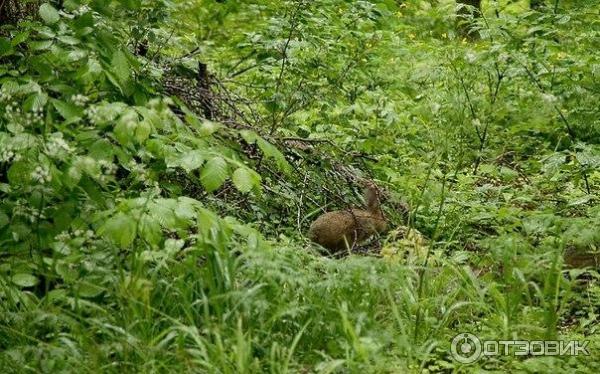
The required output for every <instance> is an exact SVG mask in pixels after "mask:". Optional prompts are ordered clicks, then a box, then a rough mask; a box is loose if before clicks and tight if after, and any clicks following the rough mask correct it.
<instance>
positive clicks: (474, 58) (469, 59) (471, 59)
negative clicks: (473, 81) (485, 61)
mask: <svg viewBox="0 0 600 374" xmlns="http://www.w3.org/2000/svg"><path fill="white" fill-rule="evenodd" d="M465 60H467V62H468V63H470V64H472V63H474V62H475V61H477V55H476V54H475V53H473V52H467V53H466V54H465Z"/></svg>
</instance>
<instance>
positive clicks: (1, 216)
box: [0, 210, 10, 229]
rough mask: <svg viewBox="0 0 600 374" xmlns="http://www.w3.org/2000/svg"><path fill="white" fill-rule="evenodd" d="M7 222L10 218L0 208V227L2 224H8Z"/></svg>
mask: <svg viewBox="0 0 600 374" xmlns="http://www.w3.org/2000/svg"><path fill="white" fill-rule="evenodd" d="M9 223H10V219H9V218H8V216H7V215H6V213H4V212H3V211H1V210H0V229H1V228H3V227H4V226H6V225H8V224H9Z"/></svg>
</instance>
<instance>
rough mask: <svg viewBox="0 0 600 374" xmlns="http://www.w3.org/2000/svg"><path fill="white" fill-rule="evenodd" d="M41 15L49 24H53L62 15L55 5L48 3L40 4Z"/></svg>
mask: <svg viewBox="0 0 600 374" xmlns="http://www.w3.org/2000/svg"><path fill="white" fill-rule="evenodd" d="M39 13H40V17H42V19H43V20H44V22H46V23H47V24H49V25H52V24H54V23H56V22H58V21H59V20H60V15H59V14H58V11H57V10H56V9H54V7H53V6H52V5H50V4H48V3H44V4H42V5H41V6H40V12H39Z"/></svg>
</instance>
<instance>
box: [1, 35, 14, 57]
mask: <svg viewBox="0 0 600 374" xmlns="http://www.w3.org/2000/svg"><path fill="white" fill-rule="evenodd" d="M12 53H13V46H12V45H11V44H10V42H9V41H8V40H6V39H5V38H0V57H4V56H8V55H11V54H12Z"/></svg>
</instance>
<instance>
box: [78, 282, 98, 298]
mask: <svg viewBox="0 0 600 374" xmlns="http://www.w3.org/2000/svg"><path fill="white" fill-rule="evenodd" d="M98 283H99V282H98V281H97V280H94V279H89V278H87V279H84V280H82V281H81V282H79V283H78V285H77V288H76V289H77V296H79V297H83V298H92V297H96V296H98V295H100V294H101V293H102V291H104V289H103V288H102V287H100V286H98Z"/></svg>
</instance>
